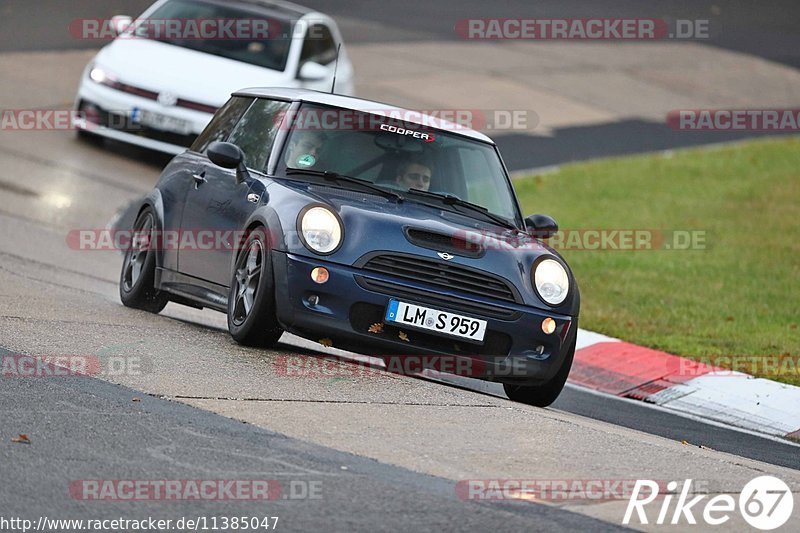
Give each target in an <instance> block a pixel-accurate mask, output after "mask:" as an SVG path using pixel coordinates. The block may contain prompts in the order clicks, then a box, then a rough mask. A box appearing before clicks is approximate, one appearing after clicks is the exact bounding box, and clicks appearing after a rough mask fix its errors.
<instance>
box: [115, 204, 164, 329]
mask: <svg viewBox="0 0 800 533" xmlns="http://www.w3.org/2000/svg"><path fill="white" fill-rule="evenodd" d="M133 228H134V231H133V235H134V238H133V239H131V243H130V245H129V246H128V249H127V250H126V251H125V257H124V259H123V260H122V272H121V273H120V276H119V298H120V300H122V303H123V305H125V306H126V307H133V308H135V309H142V310H144V311H149V312H151V313H158V312H159V311H161V310H162V309H164V306H165V305H167V302H168V301H169V297H168V296H167V294H166V293H165V292H164V291H160V290H158V289H156V288H155V285H154V284H155V277H156V252H155V249H154V246H151V243H153V242H154V239H153V237H154V236H155V232H156V217H155V214H153V210H152V209H151V208H150V207H146V208H145V209H144V210H143V211H142V212H141V214H140V215H139V217H138V218H137V219H136V223H135V224H134V225H133Z"/></svg>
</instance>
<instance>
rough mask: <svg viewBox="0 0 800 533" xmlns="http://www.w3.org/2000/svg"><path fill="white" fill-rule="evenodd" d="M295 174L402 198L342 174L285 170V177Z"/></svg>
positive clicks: (328, 171)
mask: <svg viewBox="0 0 800 533" xmlns="http://www.w3.org/2000/svg"><path fill="white" fill-rule="evenodd" d="M295 174H308V175H311V176H319V177H321V178H323V179H325V180H326V181H333V182H340V181H341V182H344V183H354V184H356V185H360V186H362V187H364V188H365V189H369V190H371V191H375V192H377V193H378V194H380V195H381V196H385V197H387V198H394V199H395V200H397V201H398V202H402V201H403V200H404V198H403V197H402V196H401V195H399V194H398V193H396V192H394V191H390V190H388V189H384V188H383V187H378V186H377V185H375V184H374V183H372V182H371V181H367V180H362V179H361V178H354V177H352V176H345V175H344V174H339V173H338V172H333V171H331V170H314V169H310V168H309V169H304V168H292V167H289V168H287V169H286V175H287V176H292V175H295Z"/></svg>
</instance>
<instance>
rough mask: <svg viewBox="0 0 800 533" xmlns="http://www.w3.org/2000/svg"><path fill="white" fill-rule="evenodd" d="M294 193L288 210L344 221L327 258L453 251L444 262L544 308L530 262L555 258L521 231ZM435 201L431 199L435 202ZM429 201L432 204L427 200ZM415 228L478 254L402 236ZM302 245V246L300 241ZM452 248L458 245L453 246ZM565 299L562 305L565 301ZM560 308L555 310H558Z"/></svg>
mask: <svg viewBox="0 0 800 533" xmlns="http://www.w3.org/2000/svg"><path fill="white" fill-rule="evenodd" d="M289 188H290V189H292V190H296V191H297V192H298V194H297V195H291V197H287V198H286V200H287V206H288V204H294V207H293V208H292V209H289V211H288V212H294V213H297V212H299V211H300V210H301V209H302V208H303V207H305V206H306V205H309V204H322V205H325V206H327V207H329V208H330V209H331V210H333V211H334V212H336V213H337V214H338V215H339V217H340V218H341V220H342V223H343V225H344V240H343V243H342V246H341V248H340V249H339V250H338V251H337V252H336V253H334V254H333V255H332V256H329V257H325V260H326V261H333V262H337V263H342V264H347V265H352V264H356V263H357V262H358V260H359V259H362V258H363V257H364V256H366V255H367V254H370V253H374V252H381V251H385V252H386V253H405V254H413V255H419V256H422V257H427V258H430V259H434V260H439V261H444V260H445V259H444V258H442V256H441V255H439V253H440V252H442V253H443V252H448V253H450V254H452V257H449V258H448V259H447V261H448V262H449V263H454V264H460V265H464V266H468V267H472V268H476V269H480V270H484V271H486V272H491V273H493V274H496V275H499V276H501V277H503V278H506V279H507V280H509V281H510V282H512V283H513V284H514V285H515V286H516V287H526V288H527V290H525V291H523V294H522V297H523V300H524V303H525V304H526V305H532V306H535V307H540V308H546V309H549V308H547V307H546V306H544V304H543V303H542V302H541V301H540V300H539V299H538V297H537V296H536V295H535V294H534V293H533V290H532V285H531V280H530V272H531V268H532V266H533V264H534V262H535V261H536V260H537V259H538V258H539V257H541V256H542V255H549V256H556V257H558V253H556V252H554V251H553V250H552V249H550V248H549V247H547V246H545V245H543V244H542V243H541V242H540V241H538V240H537V239H534V238H532V237H530V236H529V235H528V234H526V233H522V232H520V231H516V230H511V229H507V230H504V229H502V228H500V227H498V226H494V225H492V224H490V223H484V222H482V221H481V220H479V219H476V218H471V217H467V216H462V215H460V214H458V213H454V212H452V211H449V210H445V209H441V208H437V207H435V204H433V206H428V205H423V204H420V203H418V202H416V201H411V200H405V201H403V202H400V203H396V202H395V201H394V200H390V199H386V198H383V197H380V196H374V195H372V194H363V193H361V192H358V191H351V190H334V189H332V188H330V187H324V186H315V185H310V186H308V190H302V189H304V188H305V187H303V188H301V190H297V189H296V188H295V187H294V186H291V187H289ZM434 202H435V201H434ZM432 203H433V202H432ZM283 224H284V228H285V229H288V227H290V226H288V225H289V224H290V225H291V226H294V225H295V224H296V221H295V220H283ZM411 229H413V230H417V231H421V232H429V233H433V234H439V235H445V236H447V237H449V238H450V239H452V242H454V243H455V242H457V241H458V240H465V241H467V242H469V243H472V244H478V245H480V246H481V247H482V250H483V252H482V253H481V254H479V255H478V256H474V255H473V256H472V257H470V255H471V254H458V253H457V251H454V250H453V249H452V248H450V249H444V248H441V247H437V246H436V245H435V244H433V245H430V246H428V245H425V246H420V245H419V244H418V243H417V244H415V243H413V242H411V241H410V240H409V238H408V237H407V231H408V230H411ZM301 246H302V245H301ZM456 248H457V246H456ZM294 251H295V252H297V253H301V254H303V255H309V254H310V252H308V250H305V249H303V248H299V249H297V250H294ZM569 300H570V299H569V298H568V299H567V301H566V302H565V304H564V306H565V308H566V307H568V306H569V305H570V303H571V302H570V301H569ZM559 310H560V308H559Z"/></svg>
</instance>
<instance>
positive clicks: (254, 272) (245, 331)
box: [228, 228, 283, 348]
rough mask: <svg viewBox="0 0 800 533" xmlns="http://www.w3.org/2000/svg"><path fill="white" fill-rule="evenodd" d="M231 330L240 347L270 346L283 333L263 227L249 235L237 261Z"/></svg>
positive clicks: (230, 303)
mask: <svg viewBox="0 0 800 533" xmlns="http://www.w3.org/2000/svg"><path fill="white" fill-rule="evenodd" d="M228 331H230V333H231V336H232V337H233V339H234V340H235V341H236V342H238V343H239V344H244V345H246V346H259V347H265V348H268V347H271V346H274V345H275V343H276V342H278V339H280V337H281V334H282V333H283V330H282V329H281V327H280V325H279V324H278V319H277V316H276V313H275V282H274V280H273V277H272V262H271V260H270V253H269V245H268V241H267V238H266V233H265V232H264V229H263V228H257V229H255V230H253V231H252V232H251V233H250V235H248V237H247V240H246V241H245V243H244V246H243V247H242V250H241V251H240V252H239V256H238V257H237V258H236V264H235V266H234V269H233V279H232V280H231V288H230V292H229V293H228Z"/></svg>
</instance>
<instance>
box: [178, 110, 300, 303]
mask: <svg viewBox="0 0 800 533" xmlns="http://www.w3.org/2000/svg"><path fill="white" fill-rule="evenodd" d="M288 108H289V102H283V101H279V100H270V99H266V98H259V99H256V100H255V102H253V104H252V105H251V106H250V107H249V108H248V110H247V111H246V112H245V113H244V115H243V116H242V118H241V119H240V120H239V122H238V124H237V125H236V127H234V128H233V130H232V131H231V133H230V135H229V136H228V137H227V142H231V143H233V144H236V145H237V146H238V147H239V148H241V149H242V151H243V152H244V155H245V166H246V167H247V168H248V171H249V176H247V177H244V179H240V176H238V175H237V171H236V170H233V169H225V168H222V167H219V166H217V165H215V164H213V163H212V162H211V161H210V160H209V159H208V157H207V156H203V157H202V160H201V161H200V164H199V165H198V168H197V170H196V172H195V173H194V175H193V181H194V184H193V186H192V187H191V188H190V190H189V192H188V194H187V195H186V207H185V208H184V212H183V219H182V222H181V230H182V232H181V238H182V244H181V246H179V248H178V250H179V251H178V264H179V267H180V271H181V272H182V273H184V274H188V275H189V276H192V277H195V278H199V279H202V280H205V281H208V282H211V283H214V284H216V285H218V286H220V290H221V291H222V288H224V287H228V286H229V284H230V281H231V279H230V278H231V267H232V263H233V258H234V255H233V254H234V252H235V251H236V248H237V245H238V244H239V243H238V236H239V235H240V230H242V229H243V228H244V224H245V222H246V221H247V219H248V218H249V217H250V215H251V213H252V212H253V210H254V209H255V208H256V207H257V205H258V201H259V200H260V193H261V191H262V190H263V186H258V183H257V180H261V179H263V175H264V174H263V172H264V171H265V169H266V166H267V161H268V159H269V155H270V152H271V150H272V145H273V143H274V142H275V136H276V134H277V132H278V129H279V127H280V125H281V122H282V120H283V118H284V116H285V114H286V110H287V109H288ZM252 190H255V191H258V193H253V194H251V191H252Z"/></svg>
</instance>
